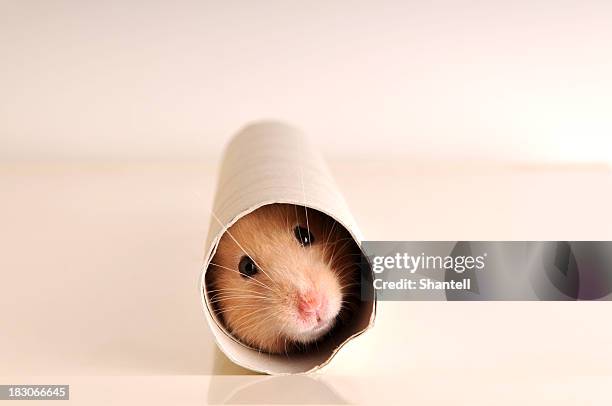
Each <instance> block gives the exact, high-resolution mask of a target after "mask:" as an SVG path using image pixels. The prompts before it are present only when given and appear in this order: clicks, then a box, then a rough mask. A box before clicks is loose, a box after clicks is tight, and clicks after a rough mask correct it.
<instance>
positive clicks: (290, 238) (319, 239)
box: [206, 204, 361, 353]
mask: <svg viewBox="0 0 612 406" xmlns="http://www.w3.org/2000/svg"><path fill="white" fill-rule="evenodd" d="M296 226H301V227H303V228H304V229H308V231H309V232H310V233H311V234H312V235H313V237H314V238H313V243H312V244H311V245H306V246H303V245H301V244H300V242H299V240H298V238H296V236H295V233H294V230H295V227H296ZM244 256H248V257H250V258H251V259H252V260H253V262H254V263H255V264H256V265H257V268H258V272H257V273H256V274H254V275H253V276H250V277H245V276H244V275H243V274H241V273H240V271H239V263H240V261H241V259H242V258H243V257H244ZM360 258H361V257H360V250H359V248H358V247H357V245H356V244H355V242H354V240H353V239H352V238H351V236H350V235H349V233H348V232H347V231H346V230H345V229H344V228H343V227H342V226H341V225H340V224H338V223H337V222H335V221H334V220H333V219H331V218H330V217H329V216H327V215H325V214H323V213H321V212H318V211H316V210H312V209H305V208H304V207H302V206H295V205H290V204H272V205H266V206H263V207H261V208H259V209H257V210H255V211H254V212H252V213H250V214H248V215H246V216H245V217H243V218H241V219H240V220H238V221H237V222H236V223H235V224H233V225H232V226H231V227H230V228H229V229H228V230H227V231H226V232H225V233H224V235H223V236H222V238H221V240H220V242H219V246H218V248H217V251H216V254H215V255H214V257H213V259H212V261H211V265H210V268H209V270H208V272H207V274H206V288H207V289H208V294H209V298H210V301H211V303H212V304H213V307H214V309H215V311H216V312H217V315H218V318H219V319H220V320H221V321H222V322H223V324H224V326H225V328H226V329H227V330H228V331H229V332H230V333H231V334H232V335H234V337H236V338H237V339H238V340H240V341H241V342H243V343H244V344H246V345H248V346H250V347H253V348H255V349H258V350H261V351H265V352H269V353H290V352H293V351H299V350H304V349H307V348H308V345H309V344H310V343H314V342H317V341H318V340H320V339H321V338H322V337H324V336H325V335H326V334H327V333H328V332H329V331H330V330H331V329H332V328H333V327H334V326H335V325H336V324H337V323H338V322H339V321H340V320H341V319H343V318H346V317H350V311H351V307H352V306H351V304H354V303H355V301H356V300H359V299H358V298H357V296H358V281H359V265H358V264H359V260H360Z"/></svg>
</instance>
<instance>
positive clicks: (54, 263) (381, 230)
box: [0, 163, 612, 404]
mask: <svg viewBox="0 0 612 406" xmlns="http://www.w3.org/2000/svg"><path fill="white" fill-rule="evenodd" d="M393 165H394V164H393V163H388V164H386V165H385V166H380V165H378V164H369V163H362V164H360V165H357V164H342V163H335V164H333V165H332V172H333V174H334V176H335V177H336V179H337V181H338V184H339V187H340V190H341V191H342V192H343V193H344V194H345V196H346V198H347V200H348V202H349V205H350V207H351V208H352V210H353V213H354V215H355V217H356V218H357V221H358V222H359V224H360V226H361V227H362V229H363V231H364V233H365V235H366V236H367V237H368V238H370V239H407V240H408V239H414V240H428V239H440V240H462V239H518V240H525V239H534V240H538V239H542V240H547V239H554V240H562V239H576V240H578V239H601V240H603V239H612V234H610V233H611V231H612V216H611V215H610V211H609V208H610V207H612V187H611V186H612V173H611V172H610V170H609V169H605V168H599V167H589V168H584V167H575V168H571V167H560V168H547V167H516V166H514V167H503V166H493V167H478V166H473V165H468V166H450V167H440V166H438V167H429V168H427V167H414V166H410V165H407V164H405V163H398V164H397V165H395V166H393ZM390 168H391V169H390ZM393 168H395V169H393ZM355 179H359V180H360V182H355ZM0 180H1V183H2V189H1V191H0V193H1V195H0V224H2V227H3V231H2V233H0V245H1V246H2V247H3V249H2V255H1V256H0V272H1V275H2V283H1V284H0V309H1V310H0V312H1V319H2V334H0V348H3V350H2V351H0V376H5V377H6V379H4V380H3V382H9V383H10V382H15V379H18V378H19V379H18V381H19V382H21V383H23V382H26V383H35V382H38V381H39V379H38V378H36V379H34V378H27V377H32V376H41V375H42V376H49V375H51V376H71V378H70V379H69V380H67V381H66V382H65V383H71V384H73V391H72V396H73V399H75V401H77V400H81V401H83V400H84V399H86V400H87V401H88V403H89V404H96V403H95V402H98V403H99V404H104V403H105V400H108V399H110V397H111V396H112V395H111V393H119V394H124V395H125V397H124V398H122V399H132V400H135V399H138V398H139V397H141V396H149V399H151V400H152V401H153V400H157V401H159V402H160V403H161V402H162V401H163V400H164V399H171V398H172V397H175V396H179V397H180V396H182V397H180V399H181V401H182V402H183V403H184V404H195V403H200V404H201V403H203V402H204V401H207V400H208V401H210V400H211V399H213V400H214V401H215V402H224V401H226V400H227V399H229V398H228V396H230V397H231V396H235V397H234V398H231V399H233V400H232V401H234V402H236V403H240V402H243V401H244V402H246V403H248V399H251V400H253V399H257V398H256V397H255V396H259V395H257V394H258V393H260V392H258V390H257V388H268V386H267V385H272V387H273V386H274V385H275V384H276V382H278V383H279V387H282V388H285V387H287V385H285V384H284V383H283V382H282V380H266V378H256V377H251V378H240V377H235V375H241V374H248V371H244V370H241V369H239V368H236V367H234V366H233V365H232V364H231V363H229V362H228V360H227V359H226V358H224V356H223V355H221V354H220V353H219V352H218V350H216V347H215V345H214V343H213V342H212V337H211V334H210V332H209V331H208V327H207V326H206V324H205V322H204V319H203V317H202V313H201V312H202V310H201V308H200V303H199V294H198V291H197V280H198V277H199V273H200V269H199V266H200V264H201V260H202V255H203V252H202V246H203V241H204V237H205V232H206V229H207V221H208V220H209V218H210V217H209V213H208V210H209V207H210V203H211V201H212V193H213V185H214V181H215V174H214V170H213V169H212V167H207V166H205V165H183V166H179V165H140V166H135V165H131V166H121V165H107V166H93V165H84V166H76V165H75V166H69V165H58V166H34V165H18V166H7V165H5V166H2V167H1V168H0ZM390 213H392V214H393V215H390ZM611 313H612V307H611V303H610V302H605V303H586V302H585V303H539V302H535V303H513V302H501V303H493V302H485V303H473V302H472V303H444V302H431V303H429V302H406V303H389V302H385V303H380V306H379V308H378V317H377V320H376V325H375V327H374V329H373V330H371V331H369V332H368V333H367V334H365V335H364V336H362V337H359V338H358V339H356V340H354V341H353V342H351V343H349V344H348V345H347V347H346V348H344V349H343V350H342V351H341V352H340V353H339V354H338V355H337V357H336V358H335V359H334V360H333V361H332V363H331V365H330V366H329V367H328V368H326V369H325V370H324V372H323V373H322V374H321V376H320V377H319V378H316V379H314V380H311V379H310V378H297V380H296V382H306V383H305V384H304V385H306V386H304V387H311V385H314V387H321V388H322V389H320V390H319V389H317V390H313V391H312V392H313V396H314V400H312V401H311V400H310V398H308V397H307V396H306V395H300V397H299V399H300V401H303V403H316V402H319V403H332V404H333V403H342V402H358V401H367V402H376V401H377V400H378V399H379V396H388V399H395V400H405V399H420V400H422V401H423V403H424V404H427V402H430V403H431V404H442V403H445V402H446V401H449V400H450V399H458V402H459V404H461V400H463V401H464V403H465V404H469V403H468V401H470V400H471V401H474V402H476V403H471V404H479V403H478V402H479V401H481V403H482V404H486V402H485V401H484V399H489V400H490V399H492V398H495V399H498V400H501V401H502V402H503V401H506V400H508V399H514V400H517V399H519V398H518V395H517V393H520V392H521V391H526V392H524V393H528V394H529V396H531V397H532V398H533V399H534V402H535V400H537V399H542V400H544V399H554V400H559V402H565V403H560V404H577V403H578V404H579V402H578V400H580V399H582V398H580V399H578V397H577V396H579V395H580V396H585V398H584V399H587V400H588V399H606V398H605V396H609V391H603V390H602V388H604V387H606V386H609V384H610V382H609V379H608V378H604V377H609V376H612V348H611V347H610V345H609V343H610V342H612V327H611V326H612V325H611V324H610V323H609V319H610V314H611ZM213 374H215V375H229V376H234V377H233V378H226V379H223V378H218V376H215V377H209V376H188V375H213ZM92 375H94V376H100V377H99V378H94V377H91V376H92ZM103 375H113V376H114V377H102V376H103ZM120 375H121V376H127V377H124V378H121V377H119V376H120ZM139 375H160V377H144V378H143V377H140V378H139V377H135V376H139ZM178 375H180V376H178ZM88 376H90V377H89V378H88ZM598 376H599V377H598ZM11 377H14V378H11ZM22 378H23V379H22ZM299 379H303V380H302V381H299ZM260 380H261V382H262V383H261V384H259V383H258V382H259V381H260ZM370 380H373V381H376V382H378V383H379V384H380V385H382V386H379V387H380V388H381V389H380V390H379V391H374V390H373V389H372V388H374V386H368V382H370ZM43 381H44V382H46V381H45V380H44V379H43V380H42V381H41V382H43ZM53 381H54V382H55V383H64V380H63V379H61V378H58V379H57V380H56V379H55V378H53ZM213 382H217V383H215V384H214V385H213V384H212V383H213ZM224 382H225V383H224ZM236 382H238V383H239V384H237V383H236ZM253 382H254V383H253ZM264 382H265V383H264ZM317 382H319V383H317ZM321 382H322V383H321ZM243 383H244V387H245V388H246V387H251V388H252V391H253V392H251V389H249V390H247V391H246V392H244V391H243V390H242V389H240V390H237V392H236V393H235V394H234V395H231V394H230V393H229V392H231V393H234V392H233V391H234V390H236V389H235V388H236V387H238V386H240V387H241V388H242V387H243ZM252 383H253V385H254V386H250V385H251V384H252ZM129 385H135V386H134V388H135V389H133V388H130V387H129ZM225 385H227V387H228V388H229V389H227V391H229V392H228V393H226V390H225V389H223V388H224V387H225ZM321 385H323V386H321ZM296 386H297V387H298V388H299V387H302V385H301V384H299V383H298V384H296ZM146 390H148V391H149V392H148V393H149V395H143V392H144V391H146ZM296 390H297V389H296ZM100 391H101V392H102V393H103V394H102V395H100V394H99V393H100ZM262 391H264V392H266V393H269V394H273V393H272V392H270V391H269V389H262ZM380 391H383V392H380ZM253 393H254V394H255V395H254V394H253ZM296 393H299V392H296ZM381 393H382V394H381ZM476 394H480V395H476ZM211 396H212V398H211ZM239 396H244V397H245V398H242V397H239ZM318 396H320V397H318ZM479 396H480V397H479ZM589 396H592V398H589ZM597 396H599V398H597ZM145 399H146V397H145ZM244 399H247V400H244ZM572 399H573V400H575V401H576V402H577V403H572ZM608 399H609V398H608ZM239 401H240V402H239ZM272 401H273V399H270V400H269V402H272ZM280 401H281V402H287V399H284V400H283V398H281V399H280ZM289 403H291V402H289ZM587 403H588V402H587ZM508 404H510V402H509V401H508Z"/></svg>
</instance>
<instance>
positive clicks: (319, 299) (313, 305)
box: [297, 291, 327, 322]
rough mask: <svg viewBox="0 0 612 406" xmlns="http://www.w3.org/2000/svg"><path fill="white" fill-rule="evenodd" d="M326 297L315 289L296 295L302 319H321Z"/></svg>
mask: <svg viewBox="0 0 612 406" xmlns="http://www.w3.org/2000/svg"><path fill="white" fill-rule="evenodd" d="M325 306H327V299H326V298H325V296H324V295H323V294H321V293H320V292H317V291H308V292H306V293H304V294H301V295H300V296H299V297H298V306H297V307H298V311H299V313H300V316H302V317H303V318H304V319H315V318H316V320H317V322H318V321H321V318H322V316H323V313H324V310H325Z"/></svg>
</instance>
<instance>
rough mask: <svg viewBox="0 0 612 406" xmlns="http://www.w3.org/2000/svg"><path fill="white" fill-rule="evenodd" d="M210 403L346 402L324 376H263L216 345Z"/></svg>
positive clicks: (209, 396) (209, 387)
mask: <svg viewBox="0 0 612 406" xmlns="http://www.w3.org/2000/svg"><path fill="white" fill-rule="evenodd" d="M213 371H214V375H213V376H211V377H210V384H209V386H208V399H207V403H209V404H217V405H218V404H228V403H229V404H311V405H317V404H347V403H348V402H347V401H346V400H345V399H343V398H342V396H340V395H339V394H338V393H337V392H336V391H335V390H333V389H332V387H331V386H330V385H329V383H328V382H325V381H324V378H323V377H322V376H317V375H310V376H307V375H286V376H269V375H262V374H258V373H256V372H253V371H250V370H248V369H245V368H242V367H240V366H238V365H236V364H234V363H233V362H232V361H231V360H230V359H229V358H227V356H226V355H225V354H223V353H222V352H221V351H220V350H219V349H218V348H215V359H214V363H213Z"/></svg>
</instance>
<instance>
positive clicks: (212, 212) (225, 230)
mask: <svg viewBox="0 0 612 406" xmlns="http://www.w3.org/2000/svg"><path fill="white" fill-rule="evenodd" d="M211 214H212V215H213V217H214V218H215V220H217V222H218V223H219V225H220V226H221V227H223V232H224V233H227V235H229V236H230V238H231V239H232V240H234V242H235V243H236V245H237V246H238V248H240V249H241V250H242V252H244V254H245V255H246V256H248V257H249V258H251V260H252V261H253V263H255V265H256V266H257V267H258V268H259V269H260V270H261V272H263V273H264V275H266V276H268V278H270V275H268V274H267V273H266V271H265V270H264V269H263V268H262V267H261V266H260V265H259V264H258V263H257V261H255V259H254V258H253V257H252V256H251V255H249V253H248V252H246V250H245V249H244V248H243V247H242V245H240V243H239V242H238V240H236V239H235V238H234V236H233V235H232V233H230V232H229V230H228V229H227V226H225V225H224V224H223V223H222V222H221V220H219V217H217V215H216V214H215V212H214V211H212V210H211ZM270 280H272V278H270Z"/></svg>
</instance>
